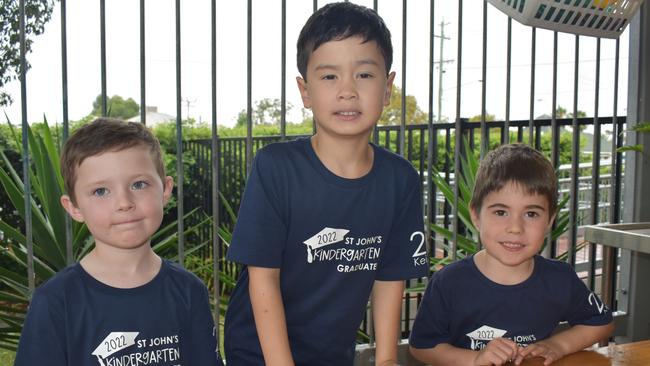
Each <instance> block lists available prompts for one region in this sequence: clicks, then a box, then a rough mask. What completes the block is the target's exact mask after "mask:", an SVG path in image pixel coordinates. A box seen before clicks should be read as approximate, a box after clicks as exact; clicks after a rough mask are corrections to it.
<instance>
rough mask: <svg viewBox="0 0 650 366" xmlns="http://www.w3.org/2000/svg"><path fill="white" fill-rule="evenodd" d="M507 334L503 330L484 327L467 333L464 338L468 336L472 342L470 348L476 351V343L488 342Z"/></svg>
mask: <svg viewBox="0 0 650 366" xmlns="http://www.w3.org/2000/svg"><path fill="white" fill-rule="evenodd" d="M507 332H508V331H506V330H503V329H498V328H492V327H490V326H487V325H484V326H482V327H480V328H478V329H476V330H475V331H473V332H470V333H467V334H466V336H468V337H469V338H470V339H471V340H472V344H471V346H470V348H471V349H473V350H476V347H475V346H476V343H477V341H486V342H489V341H491V340H493V339H494V338H499V337H503V335H504V334H506V333H507Z"/></svg>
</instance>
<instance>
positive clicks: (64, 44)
mask: <svg viewBox="0 0 650 366" xmlns="http://www.w3.org/2000/svg"><path fill="white" fill-rule="evenodd" d="M66 3H67V0H61V87H62V93H61V96H62V100H63V141H64V142H65V140H67V139H68V135H69V119H68V30H67V29H68V27H67V11H66ZM70 243H72V242H70Z"/></svg>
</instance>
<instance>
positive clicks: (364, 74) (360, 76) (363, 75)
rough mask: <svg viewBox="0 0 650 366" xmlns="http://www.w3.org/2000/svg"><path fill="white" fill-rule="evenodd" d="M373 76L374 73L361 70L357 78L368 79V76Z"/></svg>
mask: <svg viewBox="0 0 650 366" xmlns="http://www.w3.org/2000/svg"><path fill="white" fill-rule="evenodd" d="M373 76H374V75H372V74H371V73H369V72H362V73H360V74H359V79H370V78H372V77H373Z"/></svg>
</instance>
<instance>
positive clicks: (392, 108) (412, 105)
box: [378, 86, 428, 125]
mask: <svg viewBox="0 0 650 366" xmlns="http://www.w3.org/2000/svg"><path fill="white" fill-rule="evenodd" d="M427 119H428V115H427V113H425V112H423V111H422V110H421V109H420V107H419V106H418V101H417V100H416V99H415V97H414V96H412V95H407V96H406V124H407V125H415V124H420V123H427ZM400 123H402V89H400V88H399V87H397V86H393V91H392V92H391V94H390V104H389V105H388V106H387V107H385V108H384V113H382V115H381V117H380V118H379V122H378V124H379V125H399V124H400Z"/></svg>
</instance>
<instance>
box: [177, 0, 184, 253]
mask: <svg viewBox="0 0 650 366" xmlns="http://www.w3.org/2000/svg"><path fill="white" fill-rule="evenodd" d="M181 99H182V95H181V0H176V182H177V183H176V196H177V203H176V208H177V212H178V215H177V216H178V218H177V219H178V263H179V264H180V265H181V266H184V264H185V235H184V232H185V228H184V222H183V221H184V220H183V216H184V212H183V175H184V173H183V127H182V126H183V118H182V115H181Z"/></svg>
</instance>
